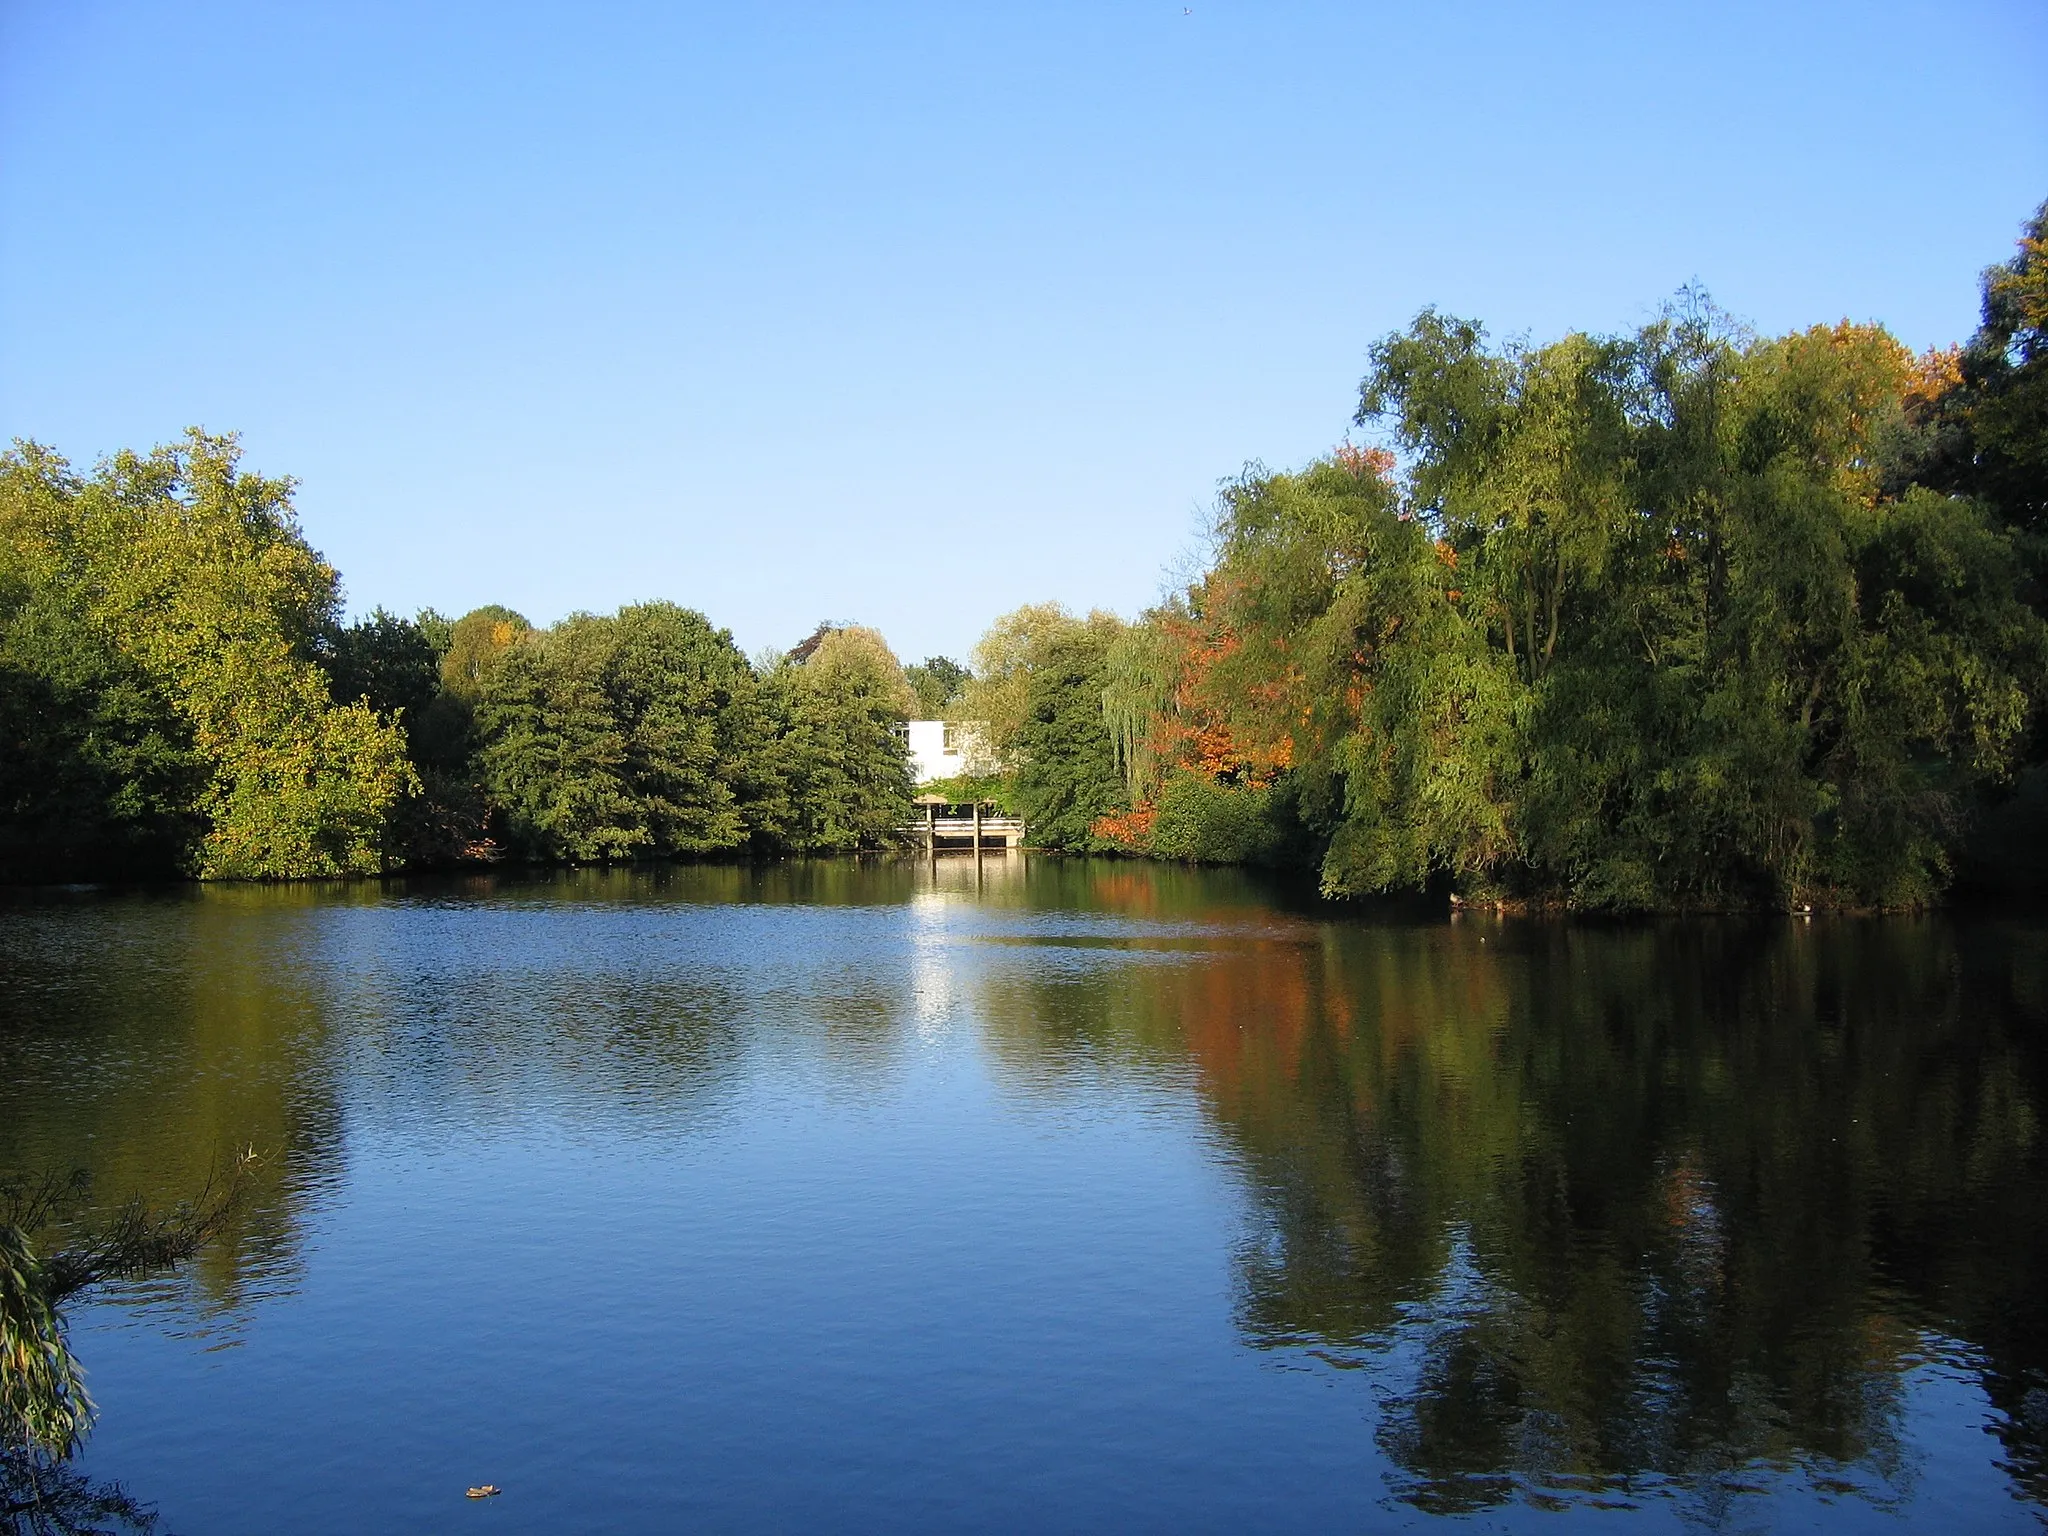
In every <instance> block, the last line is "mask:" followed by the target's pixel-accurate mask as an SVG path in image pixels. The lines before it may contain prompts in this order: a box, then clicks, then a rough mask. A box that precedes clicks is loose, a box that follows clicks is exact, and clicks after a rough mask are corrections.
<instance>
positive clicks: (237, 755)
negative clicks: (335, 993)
mask: <svg viewBox="0 0 2048 1536" xmlns="http://www.w3.org/2000/svg"><path fill="white" fill-rule="evenodd" d="M291 490H292V487H291V484H290V482H288V481H283V480H267V479H264V478H262V477H260V476H256V475H252V474H248V473H245V472H244V471H243V470H242V469H241V468H240V465H239V456H238V451H237V447H236V444H235V443H234V441H233V440H232V439H229V438H213V437H207V436H205V435H203V434H199V433H193V434H191V435H190V436H189V437H188V438H187V439H186V441H185V442H183V443H181V444H177V445H174V446H172V447H167V448H162V449H159V450H157V451H156V452H154V453H152V454H149V455H146V456H142V455H135V454H122V455H119V456H117V457H116V458H114V459H112V460H110V461H108V462H106V463H104V464H101V465H100V466H98V467H97V468H96V469H95V470H94V471H93V472H92V473H91V474H89V475H79V474H77V473H76V472H74V471H73V469H72V468H71V466H70V465H69V464H67V463H66V462H65V461H64V460H63V459H61V458H59V457H58V456H56V455H55V454H53V453H51V452H49V451H48V450H46V449H44V448H42V447H40V446H38V445H35V444H22V445H19V446H18V447H17V449H16V450H15V451H14V452H12V453H10V454H8V455H6V456H5V457H4V458H0V737H4V739H5V740H6V742H7V743H8V749H7V751H6V752H5V754H4V755H0V879H52V878H54V879H78V878H94V877H107V876H117V877H153V876H154V877H160V876H164V875H171V874H185V875H199V876H204V877H227V878H248V877H256V878H275V877H298V876H309V875H343V874H362V873H375V872H379V871H384V870H390V869H397V868H403V867H408V866H414V867H417V866H422V865H435V864H442V863H448V862H452V861H457V860H462V859H475V858H490V857H499V856H503V855H506V854H511V855H514V856H518V857H523V858H530V859H538V860H550V861H590V860H608V859H621V858H638V857H674V856H684V855H698V854H708V853H721V852H737V851H742V850H745V851H750V852H769V853H774V852H812V851H847V850H853V849H859V848H867V847H873V846H875V845H877V844H878V843H880V842H881V841H882V840H883V839H884V838H885V837H886V836H887V835H888V834H889V832H890V830H891V829H892V828H893V827H895V826H897V825H899V824H901V823H902V822H903V821H904V820H906V819H907V818H908V814H909V805H908V802H909V794H910V782H909V767H908V762H907V759H906V756H905V752H904V747H903V743H902V741H901V739H900V737H899V735H898V734H897V729H896V728H897V724H898V722H900V721H901V720H903V719H905V718H906V717H907V716H908V715H909V713H910V712H911V711H912V709H913V708H915V706H916V699H915V695H914V694H913V693H912V690H911V687H910V684H909V683H908V682H907V681H906V680H905V678H904V675H903V670H902V668H901V667H900V666H899V665H898V664H897V662H896V659H895V657H894V656H893V655H891V654H890V652H889V650H888V647H887V646H886V644H884V643H883V642H882V640H881V637H880V636H879V635H876V634H875V633H874V632H873V631H871V630H861V629H852V628H844V629H835V630H831V631H829V632H827V633H826V634H824V635H823V637H822V640H821V642H820V643H819V644H817V645H816V646H814V647H813V648H812V649H811V652H810V654H809V656H808V659H807V660H806V661H805V662H803V663H801V664H799V663H794V662H788V661H784V662H782V663H780V664H778V665H777V666H776V667H775V668H773V669H771V670H769V671H767V672H765V673H759V672H757V671H756V670H755V668H754V667H753V666H751V665H750V664H749V663H748V661H747V660H746V658H745V657H744V656H742V655H741V654H740V652H739V651H738V649H737V648H736V647H735V646H734V644H733V642H732V638H731V636H730V635H728V634H727V633H726V632H725V631H723V630H719V629H715V628H714V627H713V626H712V625H711V623H710V622H709V621H708V620H706V619H705V618H704V617H703V615H701V614H698V613H695V612H692V611H691V610H689V609H685V608H680V607H677V606H675V605H674V604H669V603H646V604H640V605H636V606H632V607H628V608H625V609H622V610H621V611H620V612H619V613H617V614H615V615H611V616H608V617H598V616H594V615H589V614H577V615H574V616H572V617H571V618H569V619H566V620H564V621H563V622H562V623H560V624H557V625H555V626H553V627H552V628H549V629H546V630H536V629H534V628H533V627H532V626H531V625H529V624H528V623H527V622H526V620H525V619H524V618H522V617H521V616H520V615H518V614H516V613H514V612H512V611H511V610H510V609H506V608H500V607H495V606H493V607H487V608H481V609H478V610H476V611H475V612H473V613H471V614H469V615H466V616H465V617H463V618H462V619H460V620H456V621H453V622H451V621H449V620H447V619H444V618H442V617H441V616H440V615H438V614H435V613H433V612H431V611H429V612H427V613H424V614H422V615H420V617H419V618H418V619H416V620H410V619H403V618H399V617H396V616H394V615H392V614H389V613H386V612H384V611H383V610H381V609H379V610H378V611H376V612H375V613H373V614H371V615H370V616H369V617H368V618H366V619H362V620H360V621H358V622H356V623H354V624H344V623H343V622H342V621H341V617H340V590H339V582H338V579H337V577H336V575H335V572H334V570H333V569H332V568H331V567H330V566H328V565H327V564H326V563H325V562H324V561H323V560H322V559H321V558H320V556H319V555H318V553H317V552H315V551H314V550H313V549H312V548H311V547H310V546H309V545H308V544H307V542H306V540H305V538H304V536H303V535H302V534H301V532H300V530H299V527H298V525H297V522H296V520H295V519H294V517H293V514H292V509H291V499H290V498H291Z"/></svg>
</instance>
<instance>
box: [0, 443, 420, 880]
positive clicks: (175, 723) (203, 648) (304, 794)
mask: <svg viewBox="0 0 2048 1536" xmlns="http://www.w3.org/2000/svg"><path fill="white" fill-rule="evenodd" d="M290 493H291V485H290V483H289V482H288V481H282V480H266V479H263V478H261V477H260V476H256V475H251V474H246V473H243V472H242V471H241V469H240V468H239V465H238V461H237V453H236V448H235V444H234V442H233V441H232V440H231V439H225V438H212V437H206V436H204V435H202V434H199V433H193V434H192V435H191V436H190V437H188V438H187V440H186V441H185V442H183V443H181V444H178V445H175V446H172V447H167V448H160V449H158V450H157V451H156V452H154V453H152V454H149V455H147V456H140V455H136V454H122V455H119V456H118V457H116V458H114V459H113V460H111V461H109V462H107V463H104V464H102V465H101V466H99V468H98V469H97V470H95V471H94V472H93V473H92V474H91V475H89V476H80V475H78V474H76V473H74V472H73V470H72V469H71V466H70V465H68V464H67V463H66V462H65V461H64V460H62V459H61V458H59V457H57V456H56V455H55V454H52V453H50V452H48V451H47V450H44V449H42V448H40V447H37V446H35V445H24V446H23V447H21V448H20V449H19V450H18V451H16V452H14V453H10V454H8V455H6V456H5V457H4V458H0V737H4V738H5V739H6V741H7V742H8V743H9V750H8V751H7V753H6V755H5V757H4V758H0V866H4V868H5V871H6V872H7V873H9V874H11V875H17V876H18V875H21V874H35V873H41V872H45V871H49V870H56V871H60V872H63V873H66V874H73V875H76V874H82V873H150V872H159V871H166V870H181V871H186V872H190V873H197V874H205V875H216V876H273V875H308V874H348V873H356V872H363V871H371V870H375V869H378V868H379V867H381V866H382V864H383V863H384V862H385V860H386V859H387V858H388V856H389V853H390V850H389V848H388V847H387V844H386V834H387V831H388V827H389V822H390V817H391V814H392V811H393V809H394V807H395V806H396V805H397V804H398V802H399V800H400V799H401V798H402V797H403V796H404V795H405V794H406V793H407V792H408V791H409V790H410V789H411V788H412V787H413V784H414V778H413V774H412V770H411V767H410V765H409V763H408V761H407V758H406V753H405V741H404V737H403V736H402V734H401V733H400V732H399V731H398V730H397V729H396V728H395V727H394V726H393V724H392V723H391V722H390V721H389V720H388V719H384V718H380V717H379V715H378V714H377V713H376V711H374V710H373V709H371V708H369V707H368V706H367V705H364V704H361V703H354V702H345V703H339V704H338V703H336V702H335V701H334V699H333V697H332V696H331V695H330V693H329V690H328V684H327V677H326V674H325V673H324V672H323V671H322V670H321V668H320V667H319V665H318V664H317V662H316V652H317V648H318V643H319V638H320V636H321V635H322V634H323V633H325V632H326V631H327V630H329V629H331V628H332V627H333V625H334V620H335V614H336V609H337V606H338V593H337V584H336V580H335V575H334V571H333V570H332V568H331V567H329V566H328V565H326V564H325V563H324V562H323V561H322V560H321V559H320V557H319V556H318V555H317V554H315V553H314V551H313V550H312V549H310V548H309V547H308V546H307V544H306V542H305V540H304V538H303V537H302V536H301V535H300V533H299V530H298V526H297V524H296V522H295V521H294V519H293V517H292V512H291V502H290Z"/></svg>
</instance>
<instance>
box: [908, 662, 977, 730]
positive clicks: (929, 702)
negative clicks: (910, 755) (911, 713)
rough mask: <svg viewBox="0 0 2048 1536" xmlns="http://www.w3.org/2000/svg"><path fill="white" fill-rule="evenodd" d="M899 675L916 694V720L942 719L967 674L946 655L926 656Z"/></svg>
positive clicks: (964, 687)
mask: <svg viewBox="0 0 2048 1536" xmlns="http://www.w3.org/2000/svg"><path fill="white" fill-rule="evenodd" d="M903 675H904V677H905V678H907V679H908V680H909V682H910V687H911V691H912V692H914V693H915V694H916V695H917V715H918V718H919V719H920V720H940V719H944V718H945V715H946V711H947V710H949V709H951V708H952V707H953V706H954V705H955V704H957V703H958V702H959V701H960V696H961V693H962V692H963V691H964V690H965V689H966V687H967V680H968V678H969V677H970V676H971V674H970V673H969V672H968V670H967V669H966V668H965V667H963V666H961V665H960V663H959V662H957V661H955V660H953V658H952V657H950V656H927V657H926V658H925V659H924V660H923V661H921V662H918V663H916V664H915V665H913V666H908V667H905V668H904V669H903Z"/></svg>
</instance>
